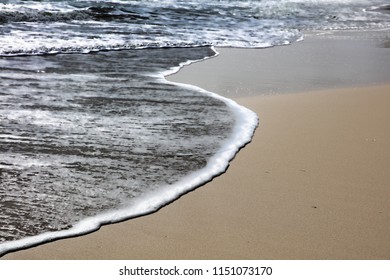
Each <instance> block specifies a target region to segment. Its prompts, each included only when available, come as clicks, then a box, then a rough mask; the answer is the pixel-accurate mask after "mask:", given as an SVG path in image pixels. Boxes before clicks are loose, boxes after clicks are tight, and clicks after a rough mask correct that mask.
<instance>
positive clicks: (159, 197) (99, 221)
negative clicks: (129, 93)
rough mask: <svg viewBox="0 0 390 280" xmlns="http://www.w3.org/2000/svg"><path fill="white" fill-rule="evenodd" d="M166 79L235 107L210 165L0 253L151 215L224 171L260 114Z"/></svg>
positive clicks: (0, 249) (7, 245)
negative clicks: (227, 134)
mask: <svg viewBox="0 0 390 280" xmlns="http://www.w3.org/2000/svg"><path fill="white" fill-rule="evenodd" d="M215 53H216V55H217V54H218V53H217V52H216V51H215ZM205 59H207V58H205ZM194 62H195V61H187V62H184V63H182V64H181V65H180V66H179V67H175V68H172V69H169V70H167V71H164V72H162V73H159V74H158V75H156V77H159V78H161V79H164V80H165V78H164V77H165V76H166V75H170V74H173V73H175V72H177V71H179V69H181V68H182V67H183V66H184V65H189V64H191V63H194ZM165 82H166V83H170V84H175V85H178V86H180V87H184V88H190V89H195V90H197V91H199V92H201V93H205V94H208V95H210V96H212V97H214V98H216V99H219V100H221V101H223V102H224V103H226V105H227V106H229V107H230V108H231V109H232V111H233V113H234V115H235V120H236V122H235V125H234V129H233V132H232V134H231V135H230V137H229V138H228V139H227V140H226V141H225V142H224V144H223V145H222V147H221V148H220V149H219V151H217V153H215V155H213V156H212V157H211V158H210V159H209V160H208V162H207V165H206V166H205V167H204V168H202V169H200V170H198V171H196V172H193V173H191V174H190V175H188V176H186V177H184V178H182V180H180V181H179V182H177V183H175V184H172V185H166V186H163V187H162V188H160V189H159V190H158V191H156V192H153V193H150V194H147V195H143V196H140V197H139V198H137V199H136V200H134V201H132V202H131V203H130V204H129V205H127V206H126V207H124V208H122V209H120V210H116V211H109V212H106V213H104V214H100V215H97V216H95V217H91V218H87V219H84V220H82V221H80V222H79V223H77V224H76V225H74V226H73V227H72V228H70V229H68V230H62V231H56V232H46V233H43V234H39V235H36V236H32V237H27V238H24V239H21V240H16V241H10V242H6V243H2V244H0V256H1V255H3V254H5V253H7V252H9V251H15V250H19V249H22V248H27V247H31V246H34V245H38V244H41V243H45V242H49V241H52V240H56V239H61V238H66V237H72V236H78V235H83V234H87V233H90V232H93V231H96V230H98V229H99V228H100V227H101V226H102V225H104V224H110V223H115V222H119V221H122V220H125V219H130V218H134V217H138V216H141V215H146V214H150V213H152V212H154V211H156V210H158V209H159V208H161V207H163V206H164V205H166V204H167V203H170V202H172V201H174V200H176V199H177V198H179V197H180V196H182V195H183V194H185V193H187V192H189V191H191V190H193V189H195V188H197V187H199V186H201V185H202V184H204V183H206V182H208V181H210V180H211V179H212V178H214V177H215V176H218V175H220V174H222V173H224V172H225V170H226V169H227V167H228V165H229V162H230V161H231V160H232V159H233V158H234V156H235V155H236V153H237V152H238V151H239V150H240V149H241V148H242V147H243V146H245V145H246V144H247V143H249V142H250V141H251V139H252V136H253V133H254V131H255V129H256V127H257V125H258V117H257V115H256V114H255V113H254V112H252V111H250V110H249V109H247V108H245V107H243V106H241V105H238V104H237V103H236V102H234V101H233V100H231V99H228V98H225V97H222V96H220V95H218V94H216V93H211V92H207V91H205V90H204V89H201V88H199V87H196V86H193V85H187V84H180V83H174V82H169V81H167V80H165Z"/></svg>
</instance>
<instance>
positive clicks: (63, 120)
mask: <svg viewBox="0 0 390 280" xmlns="http://www.w3.org/2000/svg"><path fill="white" fill-rule="evenodd" d="M389 28H390V3H389V2H388V1H384V0H370V1H365V0H353V1H352V0H323V1H318V0H277V1H276V0H258V1H254V0H207V1H206V0H189V1H184V0H166V1H161V0H158V1H157V0H139V1H130V0H129V1H126V0H112V1H87V0H67V1H65V0H39V1H38V0H37V1H22V0H10V1H3V0H1V1H0V256H1V255H4V254H6V253H7V252H10V251H15V250H19V249H22V248H27V247H30V246H35V245H38V244H41V243H44V242H48V241H52V240H55V239H59V238H65V237H70V236H77V235H81V234H86V233H89V232H92V231H95V230H97V229H98V228H99V227H100V226H102V225H104V224H110V223H115V222H119V221H122V220H126V219H130V218H133V217H137V216H141V215H145V214H149V213H152V212H155V211H157V210H158V209H160V208H161V207H163V206H164V205H166V204H168V203H172V202H173V201H175V200H176V199H178V198H179V197H180V196H182V195H184V194H186V193H187V192H189V191H191V190H193V189H195V188H197V187H199V186H202V185H204V184H205V183H207V182H208V181H210V180H212V178H213V177H215V176H218V175H220V174H222V173H224V172H225V171H226V169H227V168H228V165H229V162H230V161H231V160H232V159H233V158H234V156H235V155H236V153H237V152H238V151H239V150H240V149H241V148H242V147H244V146H245V145H246V144H248V143H249V142H250V141H251V139H252V136H253V133H254V131H255V129H256V127H257V125H258V123H259V120H258V117H257V115H256V114H255V113H254V112H252V111H250V110H249V109H247V108H244V107H242V106H240V105H238V104H237V103H235V102H234V101H232V100H231V99H228V98H225V97H222V96H220V95H218V93H211V92H207V91H206V90H203V89H201V88H198V87H195V86H192V85H186V84H179V83H173V82H168V81H167V80H166V79H165V77H166V76H167V75H170V74H173V73H175V72H177V71H179V69H180V68H181V67H183V66H184V65H188V64H190V63H193V62H197V61H202V60H205V59H209V58H212V57H214V56H216V55H218V53H217V49H218V48H221V47H236V48H267V47H278V46H282V45H289V44H293V43H294V42H297V41H300V40H304V36H303V34H304V33H305V32H308V31H313V30H371V29H376V30H377V29H389ZM210 79H213V77H210Z"/></svg>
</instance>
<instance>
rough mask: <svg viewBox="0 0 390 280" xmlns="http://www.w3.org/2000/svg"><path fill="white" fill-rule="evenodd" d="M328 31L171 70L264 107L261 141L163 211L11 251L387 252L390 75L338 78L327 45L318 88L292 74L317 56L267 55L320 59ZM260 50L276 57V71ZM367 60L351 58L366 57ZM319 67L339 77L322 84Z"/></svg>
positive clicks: (124, 254) (97, 255)
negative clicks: (301, 61)
mask: <svg viewBox="0 0 390 280" xmlns="http://www.w3.org/2000/svg"><path fill="white" fill-rule="evenodd" d="M318 40H325V41H326V39H324V38H320V39H318V38H316V37H314V39H313V41H310V40H308V41H306V43H305V41H304V42H300V43H298V44H300V45H301V46H299V45H298V44H297V45H296V46H288V47H280V48H273V49H269V50H268V49H267V50H245V49H222V50H220V52H221V54H220V56H218V57H216V58H213V59H211V60H207V61H204V62H202V63H196V64H193V65H191V66H190V67H186V68H184V69H182V71H180V72H179V73H178V74H177V75H175V76H171V77H169V78H168V79H169V80H171V79H173V80H177V81H180V82H184V83H185V82H187V81H186V79H187V76H186V75H188V77H189V78H190V79H194V80H195V81H193V82H192V84H195V85H196V86H200V87H202V88H205V89H207V90H211V91H213V92H217V93H219V94H221V95H223V96H228V97H231V96H229V95H230V94H231V93H235V92H240V93H244V94H241V95H239V96H237V95H235V97H233V99H234V100H236V101H237V102H238V103H239V104H241V105H244V106H245V107H247V108H249V109H252V110H253V111H255V112H256V113H257V114H258V115H259V117H260V126H259V127H258V129H257V130H256V132H255V135H254V137H253V139H252V142H251V143H249V144H248V145H247V146H246V147H245V148H243V149H242V150H241V151H240V152H239V153H238V154H237V155H236V157H235V159H234V160H233V161H232V162H231V163H230V167H229V168H228V170H227V172H226V173H225V174H223V175H221V176H219V177H216V178H214V179H213V180H212V181H211V182H209V183H207V184H206V185H204V186H202V187H200V188H198V189H196V190H195V191H192V192H190V193H188V194H186V195H185V196H183V197H181V198H180V199H179V200H177V201H175V202H174V203H171V204H169V205H167V206H166V207H164V208H162V209H161V210H159V211H158V212H156V213H154V214H151V215H148V216H143V217H139V218H135V219H132V220H129V221H126V222H122V223H119V224H113V225H108V226H104V227H102V228H101V229H100V230H99V231H97V232H95V233H91V234H88V235H86V236H81V237H77V238H70V239H64V240H59V241H55V242H52V243H47V244H44V245H40V246H38V247H35V248H31V249H27V250H21V251H17V252H15V253H9V254H6V255H5V256H4V257H2V259H389V258H390V253H389V252H390V243H389V241H388V238H387V235H388V232H390V226H389V224H390V223H389V219H390V207H389V206H388V201H387V198H388V197H390V193H389V189H388V187H387V185H388V183H389V182H390V175H389V174H388V172H387V169H386V166H387V163H388V162H389V160H390V150H389V149H388V147H389V144H390V133H389V132H388V129H387V126H388V123H387V121H388V120H389V119H390V112H388V108H387V106H386V104H390V103H389V101H390V97H389V94H388V93H389V92H390V83H389V82H390V80H388V79H387V80H386V79H384V80H383V81H382V83H383V85H379V86H378V85H377V86H373V85H370V86H363V84H370V83H368V82H367V83H366V82H364V81H363V84H359V83H358V85H357V86H356V84H354V81H353V80H349V79H348V78H347V77H343V79H340V81H345V80H348V81H349V82H350V84H348V83H347V84H343V83H340V84H337V83H336V84H335V78H336V81H337V80H338V78H340V77H338V76H337V75H334V74H335V72H329V69H331V67H332V65H333V68H335V67H337V65H338V64H337V63H338V62H340V61H333V62H332V61H324V60H325V59H329V56H327V55H325V53H320V55H319V57H317V58H318V59H319V62H323V64H324V65H327V67H328V68H326V67H325V68H324V69H322V70H324V71H318V73H316V74H315V75H314V76H312V78H306V80H305V81H306V82H307V83H309V84H313V85H314V88H310V87H309V88H305V89H302V88H300V86H302V85H300V84H299V83H294V81H295V82H297V81H298V80H299V79H297V78H294V77H291V76H294V75H297V74H300V76H304V77H307V76H306V75H307V72H306V71H308V70H310V69H308V67H309V66H307V65H306V66H305V67H302V69H300V68H299V67H298V69H297V65H296V62H295V61H286V62H285V63H286V65H283V66H280V65H279V66H278V67H280V68H279V69H281V68H286V69H285V70H286V72H285V73H282V72H280V71H279V72H278V68H275V66H274V65H271V62H270V61H266V62H264V60H262V59H264V57H268V58H272V57H273V58H275V59H280V55H281V53H282V52H283V53H284V55H285V57H289V56H291V57H296V55H297V54H296V53H294V51H298V50H299V52H301V54H302V55H304V57H306V55H311V56H312V60H311V61H308V64H309V65H312V66H313V67H315V66H316V65H317V64H318V63H319V62H318V61H316V60H315V59H314V62H315V63H313V56H316V55H318V53H316V52H317V51H318V49H316V48H315V47H313V46H311V44H316V43H319V42H318ZM343 40H344V39H343ZM325 41H322V42H320V43H321V44H324V49H323V50H322V51H326V47H325V46H326V44H328V45H327V46H328V47H329V46H332V40H328V41H326V42H327V43H326V42H325ZM313 42H314V43H313ZM333 43H334V42H333ZM339 43H340V42H339ZM353 43H356V42H353V41H352V42H351V40H348V39H347V40H346V41H345V42H344V41H343V42H342V44H343V45H344V44H345V46H346V47H348V48H347V49H343V50H340V49H339V50H338V53H339V54H340V53H341V52H343V51H348V50H350V49H349V48H353V47H354V46H355V51H356V54H357V53H358V52H359V51H363V52H366V51H367V49H366V47H368V48H372V52H373V53H374V52H375V54H377V55H378V57H379V58H380V57H381V56H383V55H384V53H387V54H388V55H389V49H375V46H372V45H370V46H368V45H364V44H362V45H358V46H357V47H356V44H353ZM304 44H305V45H304ZM340 44H341V43H340ZM363 45H364V47H363ZM301 47H304V48H305V49H304V51H305V52H307V51H309V53H304V52H303V50H301V49H299V48H301ZM356 48H357V49H358V50H356ZM359 48H361V49H359ZM310 50H311V53H310ZM385 50H386V51H385ZM264 51H266V53H265V54H264ZM302 52H303V53H302ZM245 57H247V58H248V61H249V62H250V61H252V63H248V62H247V61H245V59H244V58H245ZM353 57H354V58H356V57H358V56H357V55H356V56H353ZM372 57H373V55H372V54H371V53H370V56H369V57H366V58H367V59H368V60H370V61H371V59H372ZM375 57H376V56H375ZM255 59H256V60H255ZM321 59H322V60H323V61H321ZM383 60H384V61H386V60H385V59H383ZM256 61H258V62H259V63H260V62H263V63H268V66H270V67H269V68H268V69H267V68H266V69H265V70H267V71H269V73H270V74H269V76H265V75H266V72H267V71H265V70H264V68H265V67H262V66H259V65H258V64H256ZM365 61H366V60H365V59H363V58H362V61H355V62H353V61H350V62H351V63H356V64H357V65H360V66H359V67H362V66H361V65H364V64H365V63H366V62H365ZM378 64H379V65H380V62H377V65H378ZM224 65H230V66H229V67H226V66H224ZM246 66H247V67H248V69H247V68H245V67H246ZM352 66H354V65H352V64H350V65H349V66H348V68H350V67H352ZM355 66H356V65H355ZM374 66H375V65H374ZM374 66H369V70H367V69H366V71H364V72H362V73H361V74H359V75H362V74H364V73H367V72H369V71H372V69H374V68H375V67H374ZM272 67H273V68H272ZM329 67H330V68H329ZM372 67H373V68H372ZM381 67H382V66H381ZM383 67H385V66H383ZM352 68H353V67H352ZM356 68H358V67H356ZM216 69H217V70H218V69H219V71H218V72H216ZM360 70H361V69H360ZM377 70H378V71H377V72H378V73H379V72H380V73H383V72H381V71H383V69H382V68H380V69H377ZM262 71H263V72H262ZM294 71H295V72H294ZM250 72H253V73H255V74H256V75H255V76H253V75H252V76H251V75H250ZM341 72H343V71H341ZM263 73H264V74H263ZM291 73H294V75H292V74H291ZM327 73H328V74H329V75H328V76H326V75H327ZM378 73H376V74H375V73H372V75H373V76H375V77H378V76H380V75H382V74H378ZM385 73H386V72H385ZM387 73H389V72H387ZM346 75H348V73H346ZM353 75H357V74H356V73H353ZM376 75H377V76H376ZM207 77H208V78H207ZM210 77H213V79H210ZM288 77H290V79H289V78H288ZM385 78H386V77H385ZM320 79H322V80H325V82H326V83H325V85H324V87H325V88H327V87H330V88H331V89H327V90H325V89H323V88H322V87H320V88H318V87H317V86H318V83H316V81H318V80H320ZM308 81H310V82H308ZM378 83H380V82H379V81H372V84H378ZM264 84H265V85H266V86H269V85H271V86H272V85H274V84H278V85H279V86H280V89H279V90H280V93H282V92H283V93H284V92H285V91H284V90H283V87H284V86H287V87H289V90H292V92H301V93H292V94H276V95H270V94H268V95H267V92H266V90H265V87H264ZM227 85H228V86H227ZM330 85H332V86H330ZM210 87H216V88H217V90H213V89H211V88H210ZM259 93H263V95H259ZM264 93H266V94H265V95H264Z"/></svg>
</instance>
